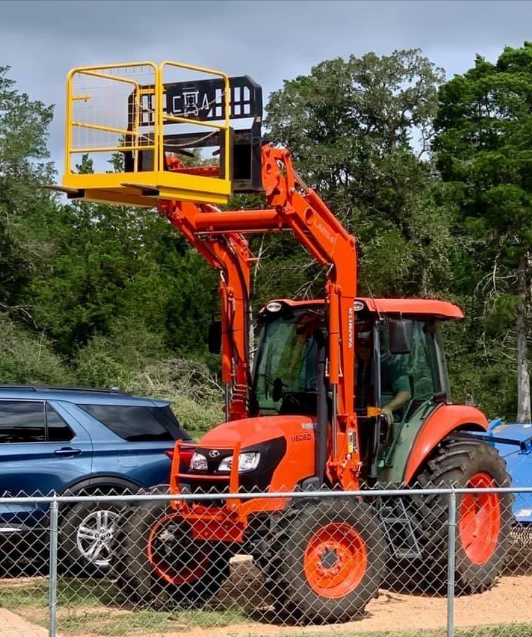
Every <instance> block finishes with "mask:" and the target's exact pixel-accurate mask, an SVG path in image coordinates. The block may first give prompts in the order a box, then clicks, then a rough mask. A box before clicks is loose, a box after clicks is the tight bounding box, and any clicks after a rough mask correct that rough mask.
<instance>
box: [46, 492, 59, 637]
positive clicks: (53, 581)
mask: <svg viewBox="0 0 532 637" xmlns="http://www.w3.org/2000/svg"><path fill="white" fill-rule="evenodd" d="M58 519H59V506H58V503H57V500H56V496H55V494H54V499H53V501H52V502H51V503H50V558H49V559H50V567H49V568H50V571H49V580H48V612H49V617H50V619H49V624H48V635H49V637H56V630H57V530H58Z"/></svg>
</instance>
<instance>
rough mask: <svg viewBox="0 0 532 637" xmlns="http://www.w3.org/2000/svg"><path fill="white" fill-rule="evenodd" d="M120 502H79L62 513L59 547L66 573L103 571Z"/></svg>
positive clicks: (109, 556) (122, 505)
mask: <svg viewBox="0 0 532 637" xmlns="http://www.w3.org/2000/svg"><path fill="white" fill-rule="evenodd" d="M125 507H126V504H125V503H122V502H109V503H97V502H80V503H78V504H75V505H73V506H72V507H70V508H68V509H67V510H66V512H65V513H64V514H63V515H62V519H61V522H60V528H59V551H60V560H61V565H62V567H63V569H65V570H67V572H68V573H69V574H72V575H75V576H79V575H82V574H83V575H95V574H102V575H103V574H105V573H107V572H108V571H109V569H110V564H111V561H112V559H113V555H112V544H113V538H114V535H115V533H116V531H117V523H118V519H119V516H120V514H121V513H122V512H123V510H124V508H125Z"/></svg>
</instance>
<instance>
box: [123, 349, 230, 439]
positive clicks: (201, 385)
mask: <svg viewBox="0 0 532 637" xmlns="http://www.w3.org/2000/svg"><path fill="white" fill-rule="evenodd" d="M127 388H128V389H129V390H130V391H132V392H134V393H136V394H147V395H149V396H154V397H157V398H165V399H168V400H171V401H172V402H173V409H174V412H175V414H176V416H177V418H178V420H179V421H180V422H181V423H182V424H183V426H184V427H186V429H187V431H188V432H189V433H190V434H191V435H193V436H195V437H200V436H201V435H202V434H203V433H205V432H206V431H208V430H209V429H211V428H212V427H213V426H214V425H217V424H219V423H220V422H223V420H224V414H223V411H222V406H223V405H222V401H221V397H222V395H223V394H222V387H221V386H220V385H219V383H218V380H217V377H216V375H215V374H213V373H212V372H211V371H210V370H209V368H208V367H207V366H206V365H205V364H203V363H201V362H198V361H194V360H191V359H183V358H176V359H170V360H165V361H159V362H157V363H154V364H152V365H149V366H148V367H146V369H144V370H143V371H141V372H139V373H137V374H136V375H135V376H134V377H133V378H132V379H131V380H130V381H129V383H128V384H127Z"/></svg>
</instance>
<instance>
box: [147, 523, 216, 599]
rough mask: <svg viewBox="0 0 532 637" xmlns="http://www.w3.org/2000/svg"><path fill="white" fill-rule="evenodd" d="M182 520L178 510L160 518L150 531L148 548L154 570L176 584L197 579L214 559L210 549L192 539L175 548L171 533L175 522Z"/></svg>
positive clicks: (169, 582) (170, 582) (192, 581)
mask: <svg viewBox="0 0 532 637" xmlns="http://www.w3.org/2000/svg"><path fill="white" fill-rule="evenodd" d="M181 520H182V518H181V516H180V514H179V513H170V514H169V515H165V516H164V517H163V518H161V519H160V520H158V521H157V523H156V524H155V525H154V526H153V528H152V529H151V531H150V535H149V537H148V546H147V547H146V553H147V554H148V559H149V560H150V564H151V565H152V568H153V570H154V572H155V573H157V575H158V576H159V577H161V578H162V579H163V580H164V581H165V582H168V584H174V585H176V586H180V585H182V584H192V583H194V582H196V581H197V580H198V579H200V578H201V577H203V575H205V573H206V572H207V570H208V569H209V567H210V566H211V561H212V560H211V555H210V552H209V551H207V550H205V549H204V548H202V547H200V546H198V545H197V544H195V543H194V542H193V541H192V540H191V541H190V542H188V543H187V542H183V544H182V546H181V547H179V548H177V547H175V550H172V546H171V544H169V543H168V535H169V534H170V535H171V534H172V532H173V531H172V525H176V524H177V521H181ZM165 536H166V538H165Z"/></svg>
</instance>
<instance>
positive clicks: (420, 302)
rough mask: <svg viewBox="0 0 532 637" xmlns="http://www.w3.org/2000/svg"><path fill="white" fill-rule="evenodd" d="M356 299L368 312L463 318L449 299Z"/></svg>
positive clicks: (299, 303) (319, 301)
mask: <svg viewBox="0 0 532 637" xmlns="http://www.w3.org/2000/svg"><path fill="white" fill-rule="evenodd" d="M355 300H356V301H362V302H363V303H364V304H365V305H366V307H367V308H368V310H369V311H370V312H378V313H379V314H402V315H408V316H433V317H435V318H438V319H440V320H452V319H455V320H459V319H463V318H464V313H463V312H462V310H461V309H460V308H459V307H458V306H457V305H455V304H454V303H450V302H449V301H439V300H437V299H373V298H367V297H358V298H357V299H355ZM278 301H279V302H280V303H286V305H289V306H290V307H303V306H305V305H323V304H324V303H325V301H324V300H323V299H310V300H307V301H293V300H291V299H278Z"/></svg>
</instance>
